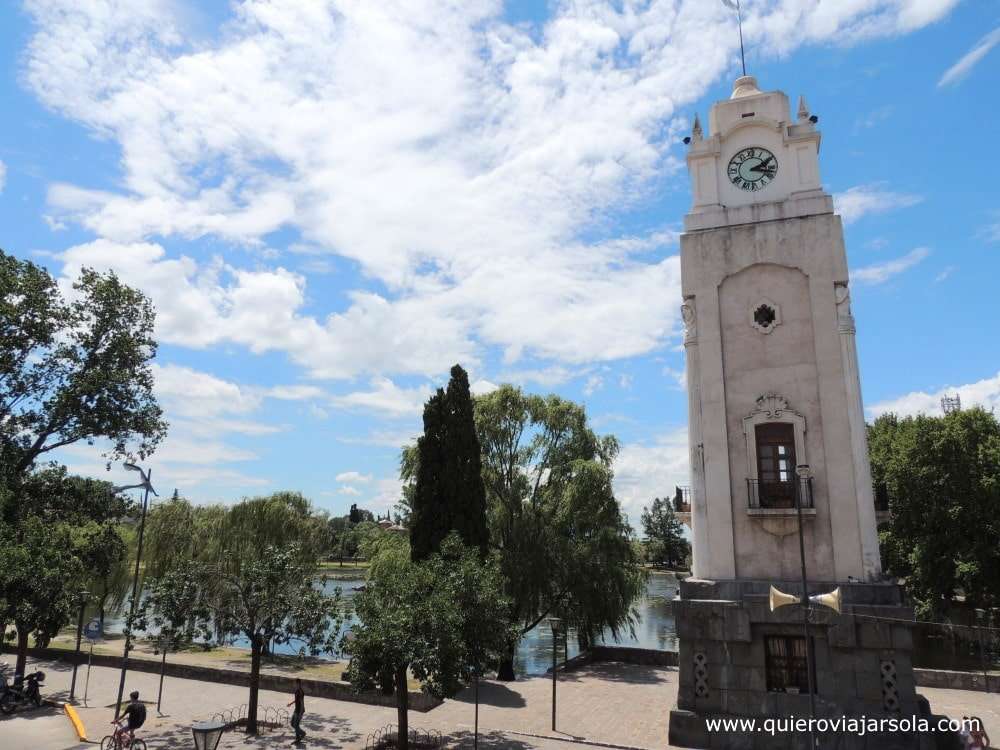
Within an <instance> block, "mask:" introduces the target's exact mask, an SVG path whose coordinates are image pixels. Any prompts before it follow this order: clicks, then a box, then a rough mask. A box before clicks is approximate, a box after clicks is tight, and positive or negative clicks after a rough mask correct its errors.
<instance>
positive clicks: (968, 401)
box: [866, 372, 1000, 418]
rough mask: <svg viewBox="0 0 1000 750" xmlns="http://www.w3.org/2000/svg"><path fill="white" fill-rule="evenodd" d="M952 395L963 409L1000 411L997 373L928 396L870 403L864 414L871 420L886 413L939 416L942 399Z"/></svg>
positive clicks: (921, 393) (915, 394)
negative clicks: (960, 401)
mask: <svg viewBox="0 0 1000 750" xmlns="http://www.w3.org/2000/svg"><path fill="white" fill-rule="evenodd" d="M956 394H957V395H958V396H959V398H961V400H962V408H963V409H967V408H969V407H972V406H981V407H983V408H984V409H987V410H996V409H998V408H1000V372H998V373H997V374H996V375H995V376H993V377H991V378H986V379H984V380H979V381H977V382H975V383H969V384H967V385H957V386H946V387H945V388H941V389H940V390H937V391H934V392H932V393H928V392H926V391H913V392H912V393H907V394H906V395H905V396H900V397H899V398H895V399H890V400H887V401H880V402H878V403H876V404H872V405H871V406H869V407H867V408H866V411H867V412H868V416H869V417H871V418H874V417H877V416H879V415H880V414H885V413H886V412H894V413H895V414H898V415H899V416H912V415H916V414H928V415H932V416H939V415H940V414H941V413H942V411H941V399H942V397H944V396H954V395H956Z"/></svg>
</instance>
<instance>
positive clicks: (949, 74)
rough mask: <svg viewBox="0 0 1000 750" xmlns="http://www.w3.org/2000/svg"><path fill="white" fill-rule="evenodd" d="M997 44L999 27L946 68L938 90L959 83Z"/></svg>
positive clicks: (999, 39)
mask: <svg viewBox="0 0 1000 750" xmlns="http://www.w3.org/2000/svg"><path fill="white" fill-rule="evenodd" d="M997 44H1000V27H998V28H996V29H993V31H991V32H990V33H989V34H987V35H986V36H984V37H983V38H982V39H980V40H979V41H978V42H976V44H975V46H973V48H972V49H970V50H969V51H968V52H966V53H965V54H964V55H962V57H961V58H959V60H958V62H956V63H955V64H954V65H952V66H951V67H950V68H948V70H946V71H945V72H944V75H942V76H941V80H939V81H938V84H937V85H938V88H942V87H944V86H950V85H952V84H955V83H958V82H959V81H961V80H962V79H963V78H965V77H966V76H967V75H968V74H969V72H970V71H971V70H972V69H973V68H974V67H976V65H978V64H979V62H980V60H982V59H983V58H984V57H986V55H987V54H989V51H990V50H991V49H993V48H994V47H996V46H997Z"/></svg>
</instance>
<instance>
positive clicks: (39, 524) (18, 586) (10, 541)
mask: <svg viewBox="0 0 1000 750" xmlns="http://www.w3.org/2000/svg"><path fill="white" fill-rule="evenodd" d="M82 576H83V566H82V565H81V563H80V560H79V558H77V556H76V555H75V554H74V550H73V544H72V539H71V536H70V533H69V528H68V527H67V526H66V525H65V524H56V525H50V524H47V523H45V522H44V521H42V520H41V519H40V518H37V517H30V518H28V519H26V520H25V521H24V522H23V523H22V524H21V525H20V527H19V528H17V529H16V530H15V529H14V528H13V527H11V526H10V525H6V524H3V525H0V591H2V597H0V601H2V602H3V604H4V612H3V616H2V617H0V621H3V622H13V623H14V626H15V627H16V628H17V661H16V664H15V666H14V671H15V672H16V673H19V674H24V666H25V663H26V660H27V655H28V638H29V636H31V635H32V634H34V636H35V639H36V641H38V642H40V643H47V642H48V640H49V639H50V638H52V637H53V636H55V635H56V634H57V633H58V632H59V628H61V627H62V626H63V625H64V624H65V623H66V622H68V621H69V620H70V619H71V618H72V616H73V613H74V612H76V611H77V608H78V606H79V602H78V600H77V598H76V595H75V594H76V591H77V590H78V589H79V582H80V580H81V578H82ZM74 584H76V585H74Z"/></svg>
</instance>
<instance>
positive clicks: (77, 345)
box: [0, 251, 166, 503]
mask: <svg viewBox="0 0 1000 750" xmlns="http://www.w3.org/2000/svg"><path fill="white" fill-rule="evenodd" d="M73 289H74V295H73V298H72V299H66V298H64V296H63V294H62V292H61V291H60V289H59V286H58V284H57V283H56V280H55V279H54V278H52V276H50V275H49V273H48V272H47V271H45V269H43V268H40V267H38V266H36V265H34V264H33V263H30V262H28V261H22V260H18V259H17V258H15V257H13V256H11V255H7V254H6V253H3V252H2V251H0V290H2V291H0V466H2V467H3V468H4V473H5V476H4V477H3V478H0V481H3V482H5V483H7V484H8V485H9V486H10V487H12V488H13V492H12V493H11V495H12V500H13V502H15V503H16V502H17V500H18V496H19V493H18V484H19V482H20V480H21V479H22V478H23V477H24V475H25V473H26V472H27V471H28V470H29V469H30V468H31V467H32V466H34V465H35V463H36V462H37V461H38V460H39V459H40V458H41V457H44V456H45V455H46V454H48V453H49V452H51V451H53V450H55V449H57V448H62V447H65V446H67V445H71V444H73V443H77V442H80V441H86V442H93V441H96V440H100V439H104V440H107V441H109V442H110V449H109V450H108V451H107V452H106V453H105V455H106V457H107V458H108V460H109V461H111V460H116V459H118V458H121V457H124V456H132V455H136V456H139V457H140V458H142V457H145V456H148V455H149V454H150V453H152V451H153V450H154V449H155V448H156V446H157V444H158V443H159V442H160V440H161V439H162V438H163V436H164V434H165V432H166V423H165V422H164V421H163V419H162V412H161V409H160V407H159V405H158V404H157V401H156V397H155V395H154V393H153V373H152V370H151V369H150V362H151V361H152V359H153V357H154V356H155V354H156V341H155V340H154V339H153V322H154V317H155V316H154V312H153V307H152V304H151V303H150V301H149V300H148V299H147V298H146V297H145V296H144V295H143V294H142V293H141V292H139V291H137V290H135V289H132V288H130V287H128V286H126V285H125V284H123V283H122V282H121V281H120V280H119V279H118V277H117V276H115V275H114V274H113V273H108V274H99V273H97V272H96V271H93V270H91V269H84V270H83V271H82V272H81V275H80V278H79V279H78V280H77V281H76V282H75V283H74V284H73Z"/></svg>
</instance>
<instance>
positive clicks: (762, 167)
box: [750, 156, 774, 172]
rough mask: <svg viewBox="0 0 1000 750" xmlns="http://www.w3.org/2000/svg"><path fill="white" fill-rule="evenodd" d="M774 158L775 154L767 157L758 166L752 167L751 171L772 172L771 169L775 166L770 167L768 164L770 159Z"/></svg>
mask: <svg viewBox="0 0 1000 750" xmlns="http://www.w3.org/2000/svg"><path fill="white" fill-rule="evenodd" d="M772 159H774V157H773V156H769V157H767V158H766V159H764V161H762V162H761V163H760V164H758V165H757V166H756V167H750V171H751V172H770V171H772V170H773V169H774V167H768V166H767V163H768V162H769V161H771V160H772Z"/></svg>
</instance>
